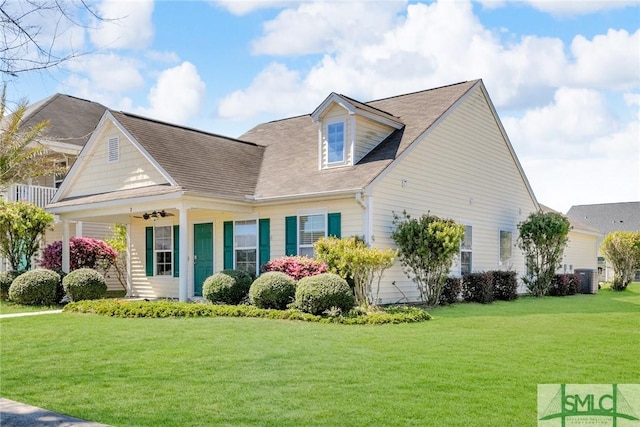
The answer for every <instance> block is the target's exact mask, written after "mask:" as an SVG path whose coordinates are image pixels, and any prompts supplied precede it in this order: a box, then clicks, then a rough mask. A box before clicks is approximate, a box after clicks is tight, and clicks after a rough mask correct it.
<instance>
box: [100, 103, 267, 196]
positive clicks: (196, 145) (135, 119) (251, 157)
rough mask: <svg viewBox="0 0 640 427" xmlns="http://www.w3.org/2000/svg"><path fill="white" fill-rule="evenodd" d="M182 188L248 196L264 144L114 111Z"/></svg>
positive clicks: (257, 170)
mask: <svg viewBox="0 0 640 427" xmlns="http://www.w3.org/2000/svg"><path fill="white" fill-rule="evenodd" d="M111 114H113V116H114V117H115V118H116V120H118V122H120V123H121V124H122V125H123V126H124V127H125V128H126V129H127V131H129V133H130V134H131V135H132V136H133V137H134V138H135V139H136V141H138V142H139V143H140V144H141V145H142V146H143V147H144V149H145V150H147V151H148V152H149V154H150V155H151V157H153V158H154V159H155V160H156V161H157V162H158V164H159V165H160V166H162V168H164V169H165V170H166V171H167V173H168V174H169V175H170V176H171V177H172V178H173V179H175V180H176V182H177V183H178V185H179V186H180V187H182V189H183V190H186V191H191V192H195V193H203V194H209V195H215V196H217V197H225V198H233V199H243V200H244V199H245V196H247V195H253V193H254V189H255V186H256V181H257V179H258V172H259V171H260V162H261V161H262V155H263V152H264V147H260V146H258V145H256V144H253V143H249V142H243V141H239V140H236V139H233V138H227V137H224V136H220V135H215V134H211V133H207V132H203V131H199V130H195V129H190V128H185V127H181V126H177V125H172V124H169V123H163V122H159V121H154V120H151V119H147V118H143V117H139V116H135V115H133V114H127V113H122V112H115V111H111Z"/></svg>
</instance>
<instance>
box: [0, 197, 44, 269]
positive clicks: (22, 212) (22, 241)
mask: <svg viewBox="0 0 640 427" xmlns="http://www.w3.org/2000/svg"><path fill="white" fill-rule="evenodd" d="M52 226H53V215H51V214H50V213H48V212H46V211H45V210H44V209H42V208H40V207H38V206H36V205H34V204H33V203H26V202H7V201H5V200H4V199H1V198H0V255H1V256H3V257H5V258H7V261H9V265H10V269H11V270H15V271H19V272H24V271H28V270H30V269H31V258H32V257H33V256H34V255H35V254H36V252H38V249H39V248H40V241H41V239H42V236H43V235H44V233H45V232H46V231H47V230H49V229H50V228H52Z"/></svg>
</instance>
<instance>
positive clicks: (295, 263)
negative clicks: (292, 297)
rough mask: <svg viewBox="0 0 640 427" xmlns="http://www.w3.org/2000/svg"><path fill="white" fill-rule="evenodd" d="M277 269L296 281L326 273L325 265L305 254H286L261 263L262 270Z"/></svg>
mask: <svg viewBox="0 0 640 427" xmlns="http://www.w3.org/2000/svg"><path fill="white" fill-rule="evenodd" d="M269 271H279V272H281V273H284V274H286V275H287V276H289V277H291V278H292V279H293V280H295V281H296V282H297V281H298V280H300V279H302V278H303V277H309V276H315V275H317V274H321V273H326V272H327V265H326V264H325V263H324V262H322V261H318V260H316V259H312V258H308V257H306V256H304V257H303V256H286V257H282V258H276V259H272V260H271V261H269V262H267V263H266V264H263V265H262V272H263V273H267V272H269Z"/></svg>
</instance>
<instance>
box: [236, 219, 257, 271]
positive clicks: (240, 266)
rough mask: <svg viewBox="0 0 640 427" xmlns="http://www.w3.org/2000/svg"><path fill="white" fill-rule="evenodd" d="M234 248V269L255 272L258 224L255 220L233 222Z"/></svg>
mask: <svg viewBox="0 0 640 427" xmlns="http://www.w3.org/2000/svg"><path fill="white" fill-rule="evenodd" d="M234 248H235V266H236V269H237V270H244V271H246V272H248V273H251V274H257V266H258V264H257V262H258V258H257V252H258V224H257V222H256V220H247V221H236V222H235V227H234Z"/></svg>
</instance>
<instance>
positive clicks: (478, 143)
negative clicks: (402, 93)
mask: <svg viewBox="0 0 640 427" xmlns="http://www.w3.org/2000/svg"><path fill="white" fill-rule="evenodd" d="M416 144H417V145H415V146H414V147H413V148H412V149H411V152H410V153H409V155H407V156H405V157H403V158H402V159H401V160H400V161H399V162H398V163H397V165H395V166H394V167H392V168H391V169H390V170H388V171H387V172H385V174H384V175H383V176H382V177H381V178H380V179H379V181H377V182H376V183H375V186H374V187H373V191H372V195H373V207H374V214H373V219H372V221H373V236H374V238H375V242H374V244H375V246H377V247H382V248H385V247H389V248H393V247H395V243H394V242H393V241H392V240H391V238H390V233H391V230H392V221H393V212H396V213H398V214H400V213H402V211H403V210H406V211H407V213H409V214H410V215H412V216H413V217H417V216H420V215H422V214H424V213H427V212H428V211H430V212H431V214H433V215H437V216H440V217H444V218H452V219H454V220H455V221H457V222H458V223H459V224H465V223H466V224H469V223H471V221H472V223H473V269H474V270H475V271H488V270H497V269H504V268H505V267H506V266H505V267H502V266H499V265H498V260H499V253H498V250H499V242H498V237H499V236H498V233H497V232H496V230H498V229H499V228H504V227H508V228H510V229H512V230H514V234H513V239H514V241H517V235H516V230H517V224H518V223H519V222H521V221H523V220H525V219H526V217H527V216H528V215H529V213H530V212H533V211H535V209H536V207H535V204H534V201H533V199H532V198H531V195H530V193H529V192H528V191H527V188H526V186H525V182H524V181H523V178H522V176H521V174H520V172H519V170H518V168H517V166H516V163H515V162H514V159H513V157H512V155H511V152H510V151H509V149H508V146H507V143H506V141H505V140H504V139H503V137H502V134H501V132H500V128H499V126H498V124H497V123H496V120H495V119H494V116H493V115H492V114H491V110H490V108H489V106H488V104H487V101H486V99H485V98H484V94H483V92H482V91H481V90H479V89H477V90H475V91H474V92H473V93H471V94H470V95H469V96H468V97H467V98H466V99H465V100H464V101H463V102H461V103H460V104H459V105H458V107H457V108H456V109H455V110H453V111H452V112H451V113H450V114H448V115H445V116H444V118H443V120H442V121H441V122H440V124H438V125H437V126H436V127H435V128H433V129H432V130H431V131H430V132H429V133H428V134H427V135H426V137H425V139H424V140H422V141H421V142H417V143H416ZM403 180H404V184H405V185H404V186H403ZM343 234H344V233H343ZM345 235H346V234H345ZM511 268H512V269H513V270H515V271H517V272H518V274H519V275H521V274H522V273H523V272H524V259H523V257H522V254H521V253H520V251H514V253H513V257H512V263H511ZM384 280H385V282H388V283H391V282H392V281H395V282H396V286H398V287H399V288H400V289H401V290H402V293H401V292H399V291H397V290H396V289H395V288H394V287H393V286H390V287H385V288H384V289H383V290H382V291H381V297H382V298H383V300H384V301H385V302H396V301H399V300H403V301H404V300H406V299H408V300H417V299H418V297H419V294H418V291H417V289H416V286H415V284H414V283H413V282H412V281H411V279H409V278H408V277H407V276H406V275H405V274H404V273H403V272H402V268H401V266H400V263H399V262H396V263H395V265H394V267H393V268H391V269H389V270H388V271H387V272H385V279H384ZM403 294H404V295H406V299H404V296H403Z"/></svg>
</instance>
